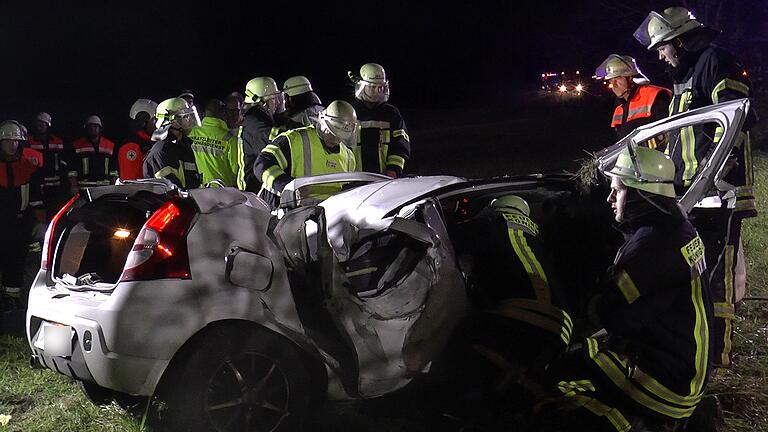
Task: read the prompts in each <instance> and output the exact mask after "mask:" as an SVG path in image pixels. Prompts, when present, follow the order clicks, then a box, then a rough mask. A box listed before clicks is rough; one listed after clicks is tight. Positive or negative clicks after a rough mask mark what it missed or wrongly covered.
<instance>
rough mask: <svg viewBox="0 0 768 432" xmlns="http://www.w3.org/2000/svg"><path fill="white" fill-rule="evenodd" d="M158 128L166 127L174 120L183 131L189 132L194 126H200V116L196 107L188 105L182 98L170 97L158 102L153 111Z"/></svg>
mask: <svg viewBox="0 0 768 432" xmlns="http://www.w3.org/2000/svg"><path fill="white" fill-rule="evenodd" d="M155 118H156V119H157V121H156V122H155V125H156V126H157V128H158V129H160V128H163V127H168V126H170V125H171V124H173V123H174V122H176V123H177V124H178V126H179V127H180V128H181V129H182V130H183V131H185V132H189V131H190V130H192V128H193V127H195V126H200V117H199V116H198V115H197V108H195V106H194V105H190V104H189V103H188V102H187V101H185V100H184V99H182V98H170V99H166V100H164V101H162V102H160V104H159V105H157V110H156V111H155Z"/></svg>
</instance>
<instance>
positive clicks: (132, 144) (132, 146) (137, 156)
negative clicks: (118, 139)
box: [117, 99, 157, 180]
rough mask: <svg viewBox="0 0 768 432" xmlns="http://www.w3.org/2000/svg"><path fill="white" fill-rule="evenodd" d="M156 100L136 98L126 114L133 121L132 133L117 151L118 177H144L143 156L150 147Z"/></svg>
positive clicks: (127, 178) (132, 178) (154, 127)
mask: <svg viewBox="0 0 768 432" xmlns="http://www.w3.org/2000/svg"><path fill="white" fill-rule="evenodd" d="M156 110H157V102H155V101H153V100H150V99H136V102H134V103H133V105H132V106H131V110H130V112H129V113H128V116H129V117H130V118H131V120H132V123H133V133H131V135H130V136H129V137H128V138H127V139H126V140H125V141H124V142H123V145H121V146H120V150H119V151H118V152H117V162H118V168H119V172H120V178H121V179H123V180H135V179H140V178H142V177H144V175H143V173H142V165H143V163H144V156H145V155H146V154H147V153H148V152H149V149H151V148H152V145H153V144H154V142H153V141H152V134H153V133H154V132H155V129H157V127H156V126H155V120H156V119H155V111H156Z"/></svg>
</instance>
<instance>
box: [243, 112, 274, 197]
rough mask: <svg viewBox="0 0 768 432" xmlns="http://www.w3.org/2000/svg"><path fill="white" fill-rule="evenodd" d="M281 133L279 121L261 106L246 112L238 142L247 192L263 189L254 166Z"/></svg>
mask: <svg viewBox="0 0 768 432" xmlns="http://www.w3.org/2000/svg"><path fill="white" fill-rule="evenodd" d="M280 133H281V131H280V123H279V120H277V119H275V118H274V117H272V116H271V115H269V113H268V112H267V111H265V110H264V108H262V107H261V106H260V105H254V106H252V107H251V108H249V109H248V111H246V112H245V116H244V119H243V125H242V126H240V132H239V134H238V140H239V141H240V147H242V149H243V160H244V165H243V170H244V174H245V189H246V190H248V191H251V192H256V191H258V190H259V188H260V187H261V183H260V180H259V178H258V177H255V176H254V171H253V166H254V164H255V163H256V158H257V157H259V153H261V151H262V150H263V149H264V147H266V146H267V144H269V143H270V142H271V141H272V140H273V139H274V138H275V137H276V136H277V135H278V134H280Z"/></svg>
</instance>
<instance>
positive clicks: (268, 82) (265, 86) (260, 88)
mask: <svg viewBox="0 0 768 432" xmlns="http://www.w3.org/2000/svg"><path fill="white" fill-rule="evenodd" d="M280 93H282V92H281V91H280V90H278V89H277V83H276V82H275V80H274V79H272V78H270V77H256V78H254V79H252V80H250V81H248V83H246V84H245V103H259V102H261V101H262V100H263V99H267V98H269V97H275V96H277V95H278V94H280Z"/></svg>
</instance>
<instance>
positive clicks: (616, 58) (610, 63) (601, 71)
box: [595, 54, 650, 84]
mask: <svg viewBox="0 0 768 432" xmlns="http://www.w3.org/2000/svg"><path fill="white" fill-rule="evenodd" d="M620 76H624V77H636V76H639V78H635V79H634V81H635V82H636V83H638V84H648V83H649V82H650V80H649V79H648V77H646V76H645V75H643V73H642V72H640V68H638V67H637V62H636V61H635V59H634V58H632V57H631V56H628V55H624V56H623V55H618V54H611V55H609V56H608V58H606V59H605V60H603V62H602V63H600V66H598V67H597V69H595V77H597V78H599V79H603V80H609V79H611V78H616V77H620Z"/></svg>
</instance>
